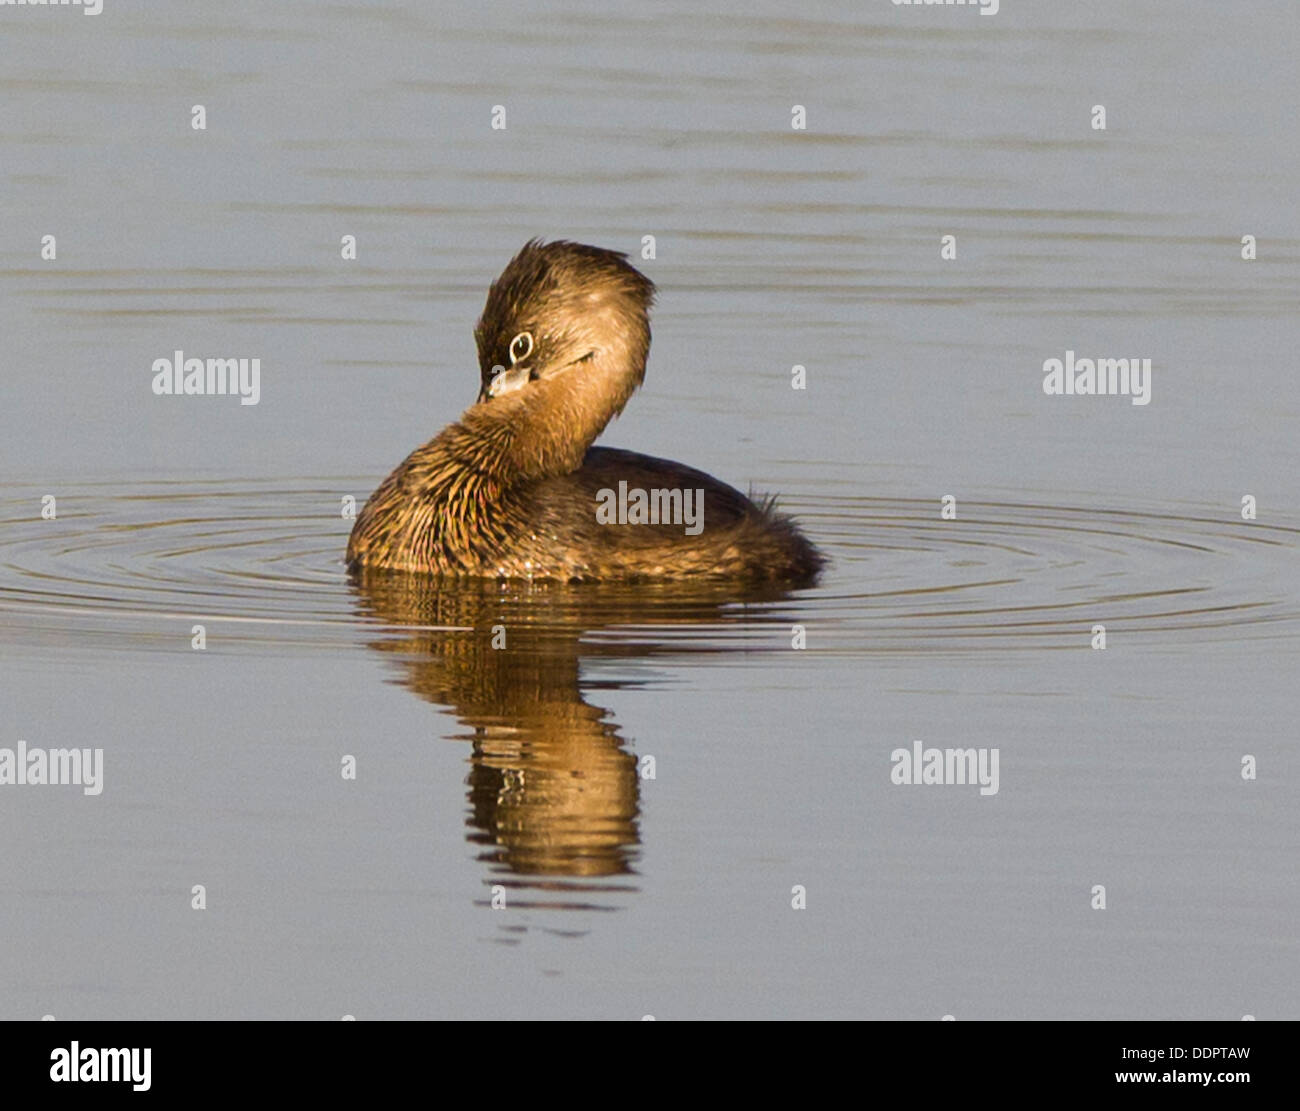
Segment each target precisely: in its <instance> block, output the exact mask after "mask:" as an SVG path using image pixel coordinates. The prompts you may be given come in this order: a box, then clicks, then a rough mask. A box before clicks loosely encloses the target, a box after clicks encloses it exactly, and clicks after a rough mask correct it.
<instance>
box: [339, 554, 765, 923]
mask: <svg viewBox="0 0 1300 1111" xmlns="http://www.w3.org/2000/svg"><path fill="white" fill-rule="evenodd" d="M352 582H353V586H354V589H355V591H356V593H357V597H358V602H359V606H360V610H361V612H362V614H364V615H365V616H367V617H370V618H371V619H374V620H377V621H379V622H381V623H382V624H383V625H385V626H389V627H390V628H389V631H386V633H385V635H383V636H382V637H379V638H376V639H375V640H374V641H372V642H371V647H373V648H374V649H375V650H376V651H379V652H383V653H385V654H388V655H390V656H391V657H392V659H393V661H394V662H395V664H396V665H397V667H398V671H399V674H400V676H401V679H400V681H401V682H402V683H403V685H405V686H406V687H408V688H409V689H410V690H412V691H413V692H414V693H415V694H417V695H418V696H419V697H420V698H422V699H424V700H425V701H428V702H432V703H434V704H436V705H439V706H445V707H448V708H449V709H451V710H452V711H453V712H454V713H455V714H456V716H457V718H458V719H459V721H460V722H461V723H462V724H464V725H465V726H467V727H469V729H470V730H472V732H466V733H463V734H456V735H454V739H466V740H469V741H471V742H472V749H471V753H470V761H469V762H470V771H469V778H468V786H469V817H468V822H467V825H468V827H469V834H468V839H469V841H470V842H471V843H472V844H475V845H479V846H482V852H481V853H480V857H479V859H481V860H483V861H484V862H485V863H487V864H488V866H489V869H490V872H491V873H492V875H491V876H490V878H489V881H488V882H490V883H491V884H501V885H503V886H504V887H506V888H507V889H509V894H508V896H507V898H508V904H509V905H510V906H512V907H521V906H534V907H536V906H545V907H548V908H565V909H589V910H594V909H599V910H614V909H618V906H617V904H616V903H612V902H610V901H609V900H610V896H614V898H616V899H617V898H618V897H619V896H620V895H625V894H626V893H628V892H634V891H636V890H637V887H636V884H635V881H634V879H632V877H633V876H634V875H635V862H636V858H637V854H638V851H639V846H640V830H639V826H638V818H639V814H640V790H641V782H642V780H641V777H640V772H639V769H638V764H637V757H636V755H635V754H634V753H633V752H632V750H631V747H630V744H629V741H628V740H627V739H626V738H624V737H623V736H622V735H621V734H620V732H619V729H618V727H617V726H616V725H615V724H614V722H613V721H612V720H611V718H610V712H609V710H608V709H606V708H605V707H603V706H599V705H593V704H592V703H590V702H588V701H587V700H586V698H585V697H584V694H586V693H590V692H591V691H593V690H601V689H604V690H612V689H620V688H626V687H631V686H637V685H640V682H641V680H639V679H634V678H629V677H628V669H627V668H626V667H624V668H621V669H619V672H618V674H619V675H620V676H621V678H619V679H614V680H612V681H611V680H606V681H603V682H596V681H593V680H590V679H588V680H586V681H584V680H583V679H582V677H581V674H580V671H581V664H582V663H589V662H591V661H596V660H601V659H611V660H612V659H621V660H622V661H624V662H625V663H637V662H648V661H649V660H650V659H652V658H654V657H656V656H667V655H673V656H678V657H680V656H681V655H682V654H683V653H686V652H691V651H711V652H733V651H735V650H736V647H735V641H734V638H733V637H729V636H728V630H727V629H725V628H723V626H734V625H737V624H740V623H750V622H753V621H755V620H760V621H766V622H777V621H783V620H785V619H784V618H782V617H780V615H778V614H777V613H775V612H773V610H772V608H771V607H770V605H768V604H769V603H773V602H776V601H779V600H780V599H781V598H784V597H787V596H788V591H787V590H786V589H784V588H782V587H780V586H776V585H770V584H760V585H754V586H744V585H740V584H737V583H700V584H683V583H673V584H664V583H641V584H636V585H621V586H614V585H610V584H594V583H587V584H573V585H565V584H558V583H546V582H534V583H529V582H516V581H510V582H497V581H490V580H463V581H451V580H445V579H437V578H434V577H431V576H424V575H411V574H405V573H401V572H383V571H380V572H375V571H369V572H367V571H360V572H357V573H354V575H353V577H352ZM682 626H694V627H695V628H696V630H697V631H698V632H700V634H701V636H700V638H699V639H698V641H697V642H696V643H694V644H692V642H691V640H689V639H686V638H683V637H682V635H681V633H682V629H681V627H682ZM710 634H715V635H710ZM771 643H772V644H773V646H775V645H776V644H777V641H776V638H773V641H772V642H771ZM787 643H788V642H787ZM494 644H495V645H498V646H499V647H494ZM500 645H504V646H503V647H500ZM619 877H623V879H621V880H620V879H619Z"/></svg>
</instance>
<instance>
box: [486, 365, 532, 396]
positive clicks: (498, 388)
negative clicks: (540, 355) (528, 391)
mask: <svg viewBox="0 0 1300 1111" xmlns="http://www.w3.org/2000/svg"><path fill="white" fill-rule="evenodd" d="M492 369H493V370H496V371H497V373H496V374H495V375H493V377H492V378H491V379H490V380H489V382H488V384H487V385H486V386H484V387H483V390H482V392H481V393H480V394H479V395H478V399H479V400H480V401H486V400H487V399H488V398H490V397H500V396H501V395H502V394H503V393H513V392H514V391H515V390H518V389H522V388H523V387H524V386H526V385H527V384H528V379H529V375H530V371H529V369H528V367H526V366H512V367H509V368H497V367H493V368H492Z"/></svg>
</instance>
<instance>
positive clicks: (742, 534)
mask: <svg viewBox="0 0 1300 1111" xmlns="http://www.w3.org/2000/svg"><path fill="white" fill-rule="evenodd" d="M653 298H654V285H653V283H652V282H651V281H650V280H649V279H648V278H647V277H645V275H643V274H641V273H640V272H639V271H637V270H636V269H635V268H633V267H632V266H631V265H629V264H628V262H627V260H626V256H625V255H622V254H619V253H617V252H615V251H606V250H603V249H601V248H599V247H588V246H584V245H582V244H579V243H568V242H563V241H560V242H554V243H546V244H543V243H541V242H540V241H538V240H533V241H531V242H529V243H528V244H526V245H525V246H524V248H523V250H521V251H520V252H519V254H518V255H516V256H515V258H514V259H513V260H512V261H511V262H510V264H509V265H508V266H507V267H506V269H505V271H504V272H503V273H502V274H501V277H499V278H498V279H497V280H496V281H495V282H494V283H493V284H492V287H491V289H490V290H489V291H488V297H487V304H486V305H485V306H484V309H483V315H482V317H481V318H480V319H479V322H478V326H477V328H476V329H475V331H474V338H475V341H476V342H477V345H478V353H479V369H480V373H481V375H482V388H481V390H480V393H479V400H478V401H477V402H476V403H475V404H474V405H472V406H470V408H469V409H467V410H466V411H465V412H464V414H463V415H462V416H461V418H460V420H459V421H457V422H456V423H455V424H452V425H449V426H448V427H447V428H445V429H443V431H442V432H440V433H439V434H438V435H437V436H435V437H434V438H433V439H432V440H430V441H429V442H428V443H427V444H425V445H424V446H423V447H421V448H418V449H417V450H416V451H414V452H413V453H412V454H411V455H410V456H408V457H407V459H406V460H405V461H404V462H403V463H402V464H401V465H400V466H399V467H398V468H397V470H395V471H394V472H393V473H392V474H391V475H389V476H388V478H387V479H385V480H384V482H383V483H382V484H381V485H380V487H379V489H377V490H376V491H375V492H374V494H373V495H372V496H371V498H370V500H369V501H368V502H367V503H366V505H365V508H364V509H363V510H362V511H361V514H360V515H359V516H358V517H357V522H356V525H355V527H354V528H353V530H352V536H351V539H350V540H349V541H348V565H349V566H350V567H352V568H354V569H356V568H383V569H388V570H398V571H413V572H424V573H428V574H437V575H453V576H475V577H486V578H533V579H538V578H546V579H560V580H567V581H580V580H587V579H592V580H604V579H619V580H628V579H642V578H656V579H657V578H686V577H701V576H702V577H712V578H743V579H768V580H781V581H799V580H806V579H810V578H812V577H813V576H815V575H816V573H817V571H818V570H819V569H820V568H821V567H822V565H823V562H824V561H823V558H822V556H821V555H820V553H819V552H818V551H817V549H816V548H815V547H813V545H812V544H811V543H809V541H808V540H807V539H805V538H804V536H803V534H802V533H801V532H800V531H799V529H798V528H797V527H796V526H795V524H794V523H793V522H792V521H790V520H789V518H787V517H783V516H781V515H779V514H777V513H776V512H775V511H774V510H773V508H772V506H771V504H770V503H769V504H765V505H762V506H758V505H755V504H754V503H753V502H752V501H750V500H749V499H748V498H746V497H745V496H744V495H743V494H741V493H739V492H738V491H736V490H733V489H732V488H731V487H730V486H727V485H725V484H723V483H721V482H718V481H717V480H716V479H714V478H711V477H710V476H708V475H706V474H703V473H701V472H700V471H696V470H692V469H691V468H689V467H684V466H682V465H681V464H679V463H672V462H669V461H666V460H663V459H654V458H651V457H650V456H646V455H637V454H635V453H633V452H628V451H618V450H613V449H607V448H592V446H591V445H592V443H593V442H594V441H595V439H596V437H597V436H599V435H600V434H601V432H602V431H604V429H605V426H606V425H607V424H608V423H609V422H610V421H611V420H612V419H613V418H614V417H616V416H617V415H618V414H619V413H621V412H622V411H623V406H624V405H626V404H627V401H628V398H630V397H631V396H632V394H633V392H634V391H635V390H636V388H637V387H638V386H639V385H640V384H641V381H642V379H643V378H644V376H645V363H646V356H647V355H648V353H649V350H650V324H649V310H650V305H651V302H652V301H653ZM620 482H626V483H627V488H628V489H629V490H637V489H641V490H689V491H695V490H700V491H702V492H703V506H702V510H703V512H702V523H703V528H702V531H700V532H699V534H698V535H688V534H686V533H685V532H684V528H683V525H682V524H681V523H680V522H679V523H676V524H670V523H659V524H612V523H611V524H602V523H600V521H599V520H598V518H597V506H598V504H599V503H598V498H600V497H601V496H602V495H601V492H602V491H610V490H616V489H617V488H618V486H619V483H620Z"/></svg>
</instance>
